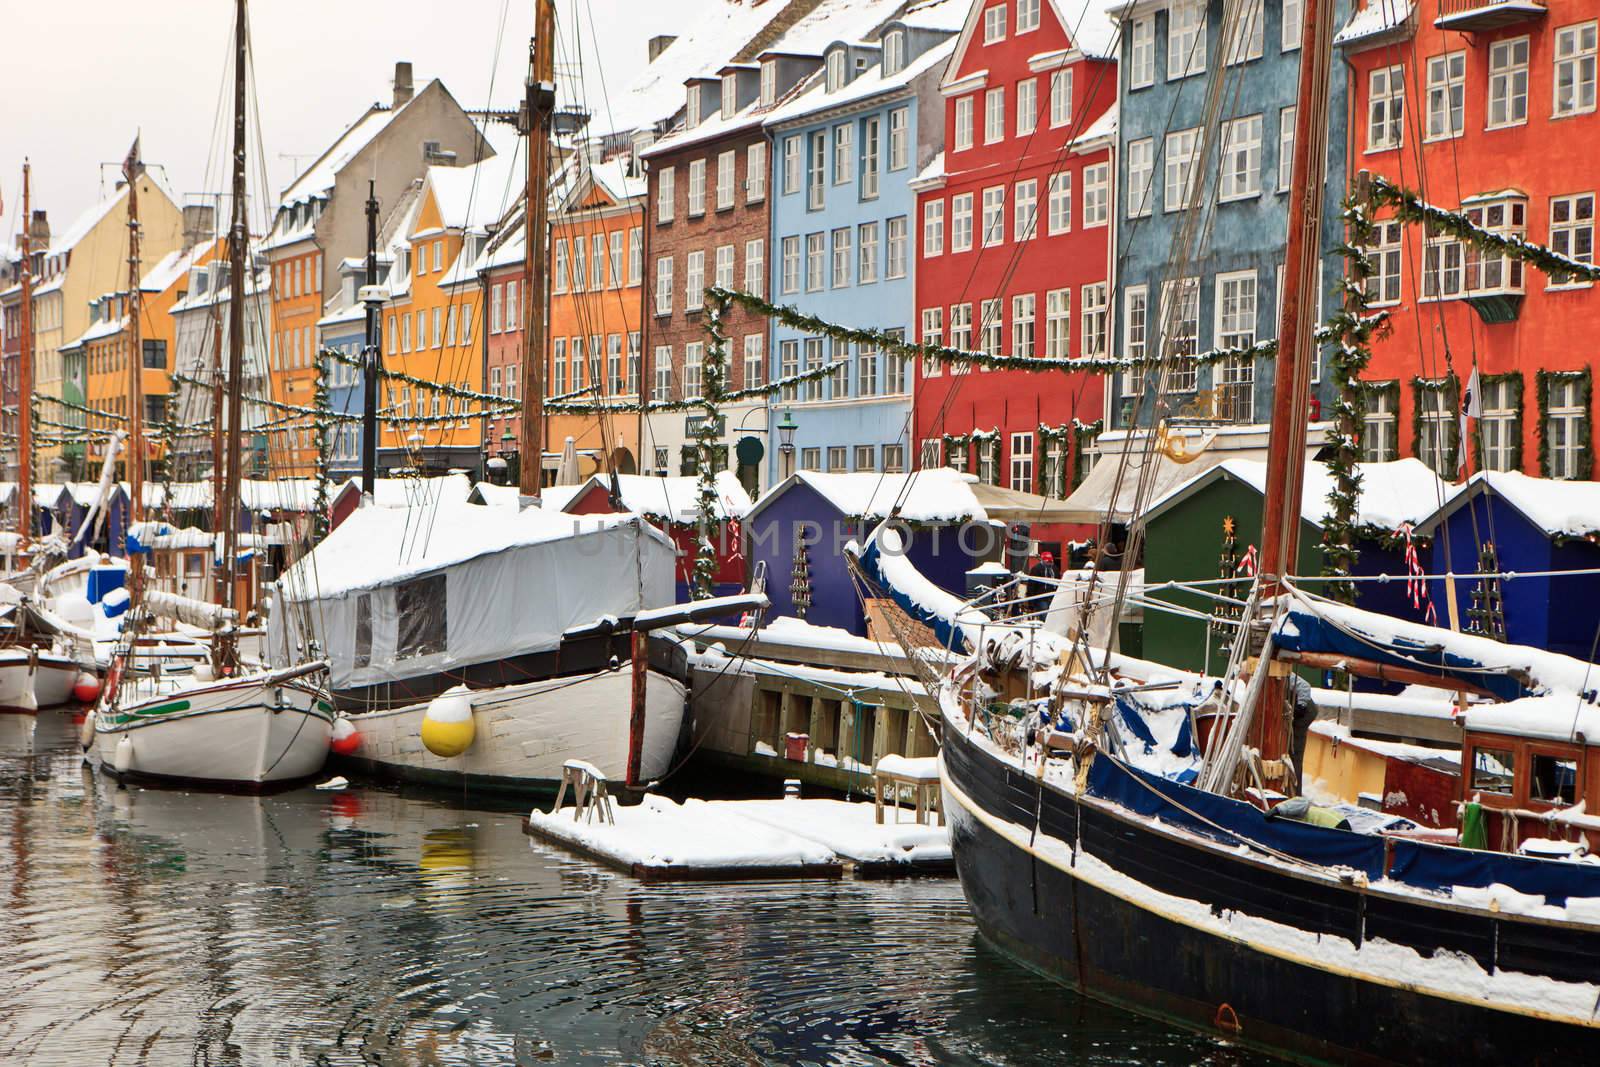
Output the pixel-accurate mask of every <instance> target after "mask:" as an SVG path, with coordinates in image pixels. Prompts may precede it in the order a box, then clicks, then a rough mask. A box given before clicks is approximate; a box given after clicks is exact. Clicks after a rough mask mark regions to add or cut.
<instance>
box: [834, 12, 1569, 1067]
mask: <svg viewBox="0 0 1600 1067" xmlns="http://www.w3.org/2000/svg"><path fill="white" fill-rule="evenodd" d="M1332 15H1333V5H1331V4H1329V3H1327V2H1326V0H1308V2H1307V3H1306V4H1305V10H1304V34H1305V37H1304V41H1303V45H1302V48H1301V56H1302V69H1301V79H1300V91H1299V95H1298V101H1299V105H1300V106H1299V109H1298V111H1297V115H1296V118H1297V129H1296V135H1295V160H1294V176H1295V180H1296V182H1297V183H1298V185H1297V188H1295V189H1294V190H1293V191H1292V192H1291V195H1290V204H1291V213H1290V224H1289V231H1288V250H1287V257H1286V265H1285V270H1284V279H1285V281H1284V297H1283V309H1282V321H1281V323H1280V330H1279V342H1280V343H1279V349H1278V356H1277V365H1276V372H1277V374H1276V381H1275V384H1274V388H1275V394H1274V403H1273V419H1272V437H1271V445H1272V447H1271V452H1270V458H1269V467H1268V480H1267V484H1268V487H1269V488H1268V492H1267V494H1266V496H1267V502H1268V506H1267V511H1266V515H1265V517H1264V526H1265V529H1264V531H1263V535H1262V546H1263V552H1262V562H1261V577H1260V578H1259V579H1258V580H1257V583H1256V587H1255V589H1254V591H1253V593H1252V595H1251V598H1250V602H1249V604H1248V606H1247V607H1246V609H1245V611H1244V613H1243V618H1242V620H1241V625H1240V626H1239V628H1238V637H1237V639H1236V644H1235V650H1234V667H1233V668H1230V674H1229V677H1227V678H1226V679H1224V680H1223V681H1222V682H1220V683H1217V682H1216V681H1215V680H1214V679H1208V680H1204V684H1201V685H1195V683H1196V682H1199V681H1201V680H1199V679H1196V678H1194V676H1190V677H1189V678H1187V679H1185V678H1183V677H1182V676H1181V672H1174V671H1160V670H1159V668H1152V667H1151V665H1148V664H1147V665H1144V666H1145V668H1151V669H1148V670H1146V671H1145V673H1146V675H1147V676H1148V675H1150V674H1158V673H1159V674H1164V675H1165V677H1166V680H1165V681H1159V682H1157V681H1153V680H1151V681H1150V683H1149V684H1143V685H1141V684H1139V682H1138V681H1135V680H1134V679H1135V678H1136V677H1137V674H1136V670H1128V671H1127V672H1126V674H1125V675H1124V676H1123V677H1121V678H1114V677H1113V676H1112V675H1111V672H1110V670H1109V669H1108V667H1109V665H1110V664H1111V663H1112V662H1114V661H1113V659H1112V657H1111V656H1110V654H1109V653H1105V652H1101V651H1099V650H1091V649H1089V648H1088V647H1087V646H1086V644H1085V642H1084V641H1083V640H1081V637H1079V636H1076V635H1065V636H1064V635H1062V634H1060V633H1058V632H1053V631H1049V630H1046V629H1045V628H1043V627H1042V626H1040V625H1038V624H1037V623H1033V624H1029V623H1018V622H1016V621H1014V620H1011V619H1007V618H1006V617H1005V616H1004V614H1003V612H999V611H996V612H994V613H992V614H991V613H988V612H986V611H985V610H984V609H983V605H982V604H981V603H980V602H968V601H962V600H961V599H960V598H958V597H954V596H952V595H949V594H945V593H942V592H941V591H939V590H937V589H936V588H934V587H933V586H932V583H930V582H928V581H927V580H926V579H925V578H923V577H922V576H921V575H919V574H918V573H916V571H915V568H914V567H913V566H912V565H911V564H910V562H909V561H908V560H907V559H905V557H904V553H903V552H900V551H898V549H899V548H900V544H899V535H898V533H897V532H896V531H894V530H892V529H883V530H879V531H877V532H875V533H874V534H873V536H872V537H870V538H868V539H867V541H866V543H865V545H864V546H863V548H862V550H861V551H860V553H859V555H858V557H857V566H858V568H859V573H860V574H861V575H862V576H863V578H864V579H865V580H866V581H867V582H869V583H871V584H872V585H875V586H877V587H878V588H881V589H882V590H883V591H885V592H886V593H888V594H889V595H890V596H892V597H893V598H894V600H895V601H896V603H897V604H899V606H900V607H901V608H902V609H903V610H904V611H905V612H906V614H907V615H909V616H910V617H911V618H912V619H915V620H918V621H920V622H923V623H925V624H927V625H928V626H929V627H931V628H932V629H933V631H934V632H935V633H936V634H938V635H939V636H940V638H941V641H942V643H945V644H947V645H949V646H951V647H955V648H957V649H959V650H960V651H962V652H964V653H966V656H965V658H964V660H963V661H962V663H961V664H960V666H958V667H957V668H956V669H955V670H953V671H951V672H950V673H948V674H947V675H946V676H944V677H943V678H941V679H939V680H937V682H936V683H935V688H936V689H937V691H938V693H939V701H940V709H939V710H940V714H939V726H940V728H941V732H942V749H941V754H940V767H941V784H942V789H943V802H944V810H945V813H946V816H947V819H948V821H949V824H950V828H951V844H952V849H953V853H954V858H955V862H956V868H957V873H958V875H959V877H960V879H961V883H962V889H963V891H964V893H965V896H966V899H967V901H968V904H969V906H970V907H971V909H972V912H973V915H974V917H975V918H976V920H977V923H978V926H979V928H980V930H981V931H982V933H983V935H984V936H985V938H986V939H987V940H989V941H990V942H991V943H993V944H995V945H997V946H999V947H1000V948H1001V949H1002V950H1003V951H1005V952H1006V953H1007V954H1009V955H1011V956H1013V957H1015V958H1017V959H1019V960H1021V961H1023V962H1024V963H1026V964H1027V965H1028V966H1030V967H1031V968H1032V969H1034V970H1036V971H1038V972H1041V973H1043V974H1046V975H1049V976H1050V977H1052V978H1055V979H1057V980H1059V981H1061V982H1062V983H1064V984H1066V985H1070V986H1073V987H1075V988H1078V989H1080V990H1082V991H1083V992H1085V993H1086V994H1088V995H1090V996H1094V997H1096V998H1099V999H1103V1000H1107V1001H1110V1002H1113V1003H1116V1004H1118V1005H1121V1006H1125V1007H1130V1008H1134V1009H1136V1010H1139V1011H1142V1012H1144V1013H1147V1014H1151V1015H1154V1016H1157V1017H1159V1018H1161V1019H1164V1020H1167V1021H1171V1022H1176V1023H1179V1024H1182V1025H1184V1026H1187V1027H1190V1028H1192V1029H1195V1030H1199V1031H1202V1032H1204V1033H1207V1034H1211V1035H1215V1036H1217V1037H1220V1038H1223V1039H1225V1040H1227V1041H1229V1042H1231V1043H1236V1044H1243V1045H1249V1046H1253V1047H1260V1048H1266V1049H1271V1050H1273V1051H1288V1052H1290V1053H1291V1054H1293V1055H1295V1056H1296V1057H1299V1058H1303V1059H1306V1060H1312V1061H1316V1062H1327V1063H1341V1064H1376V1063H1428V1064H1431V1063H1439V1062H1453V1063H1462V1064H1479V1063H1482V1064H1496V1063H1507V1062H1535V1063H1551V1064H1554V1063H1568V1062H1589V1061H1592V1060H1593V1059H1594V1057H1595V1054H1596V1050H1597V1049H1600V1012H1597V1011H1596V1004H1597V1003H1600V922H1597V921H1596V919H1597V917H1600V868H1597V867H1596V866H1595V865H1593V864H1591V863H1586V862H1576V861H1573V860H1568V859H1563V860H1555V859H1544V858H1536V857H1534V856H1517V855H1506V854H1503V853H1496V852H1494V851H1490V850H1487V849H1483V848H1465V847H1457V846H1456V845H1455V844H1454V843H1441V842H1439V841H1438V840H1437V839H1436V837H1434V836H1432V835H1428V834H1419V833H1416V832H1415V831H1416V829H1418V828H1416V827H1415V826H1414V825H1409V826H1408V825H1406V820H1396V819H1393V818H1392V817H1389V816H1387V815H1385V814H1384V813H1381V812H1364V811H1362V810H1361V809H1359V808H1355V807H1351V808H1348V809H1334V810H1333V811H1332V817H1331V818H1327V817H1325V815H1326V812H1325V811H1315V810H1313V808H1312V807H1311V806H1309V805H1305V804H1304V802H1303V801H1299V800H1296V801H1292V802H1288V803H1284V799H1285V798H1284V797H1283V795H1282V793H1280V792H1279V791H1278V790H1279V789H1280V788H1283V789H1287V788H1288V787H1289V783H1290V782H1292V779H1293V764H1292V760H1288V759H1285V755H1286V749H1287V747H1288V746H1287V744H1286V740H1287V738H1286V730H1285V723H1284V718H1285V716H1284V715H1283V714H1282V713H1281V711H1280V709H1281V708H1282V707H1283V705H1284V701H1283V695H1282V689H1283V687H1284V686H1285V685H1286V684H1287V670H1285V669H1284V667H1285V666H1286V664H1285V663H1284V662H1282V661H1283V660H1284V659H1287V658H1289V657H1285V656H1281V655H1280V653H1281V652H1283V651H1288V652H1290V653H1291V654H1292V655H1295V656H1300V655H1304V654H1306V653H1311V654H1317V655H1325V656H1326V655H1330V654H1331V656H1332V657H1333V658H1336V659H1337V661H1338V662H1339V663H1340V664H1341V665H1343V666H1346V667H1347V668H1349V669H1354V666H1355V664H1356V663H1357V662H1358V661H1359V660H1361V659H1363V658H1365V659H1372V660H1378V661H1381V662H1382V663H1385V664H1386V665H1388V666H1390V667H1391V669H1394V668H1396V667H1398V665H1402V664H1404V665H1409V666H1410V667H1411V668H1417V667H1419V666H1421V667H1426V668H1428V669H1429V670H1430V671H1431V676H1432V677H1433V679H1434V682H1435V684H1438V685H1442V686H1445V687H1450V688H1455V687H1457V686H1466V685H1472V686H1476V687H1478V688H1485V689H1490V690H1494V691H1495V696H1496V697H1497V698H1498V699H1500V700H1501V701H1504V702H1505V703H1503V704H1501V705H1500V706H1499V707H1498V708H1489V709H1486V710H1483V711H1474V710H1469V711H1468V713H1467V716H1466V719H1467V731H1466V737H1467V743H1468V745H1469V746H1470V747H1471V749H1472V751H1473V752H1474V753H1481V752H1482V751H1483V750H1485V749H1487V750H1488V751H1489V756H1488V758H1487V759H1486V760H1484V761H1483V763H1482V764H1480V763H1479V762H1478V761H1477V760H1476V758H1474V759H1473V762H1472V763H1471V764H1470V765H1471V766H1472V767H1473V769H1474V773H1475V774H1477V773H1482V774H1483V776H1484V779H1483V781H1484V784H1483V786H1482V788H1484V789H1486V790H1488V791H1491V792H1503V793H1504V794H1505V795H1506V799H1507V801H1508V802H1509V801H1511V800H1522V799H1525V798H1526V797H1527V795H1528V793H1529V791H1530V789H1532V788H1533V787H1534V785H1535V784H1538V785H1540V787H1541V788H1544V789H1546V790H1552V789H1553V790H1555V791H1557V792H1559V791H1561V790H1565V791H1566V793H1565V796H1566V797H1567V798H1572V799H1575V798H1579V797H1583V796H1584V795H1585V790H1586V789H1600V783H1596V782H1594V781H1593V779H1592V778H1591V777H1590V774H1589V772H1588V771H1587V769H1586V768H1587V767H1588V765H1589V764H1588V762H1587V760H1586V759H1585V757H1586V755H1587V753H1586V752H1585V751H1584V746H1565V747H1562V746H1554V747H1552V746H1549V745H1546V746H1545V748H1544V751H1545V752H1546V753H1547V756H1548V758H1549V760H1550V767H1551V773H1550V774H1549V776H1548V780H1547V781H1545V782H1543V783H1531V782H1529V781H1528V780H1527V776H1526V775H1522V774H1520V773H1519V775H1517V776H1515V777H1514V783H1515V785H1514V788H1513V787H1512V785H1511V781H1512V780H1513V775H1512V773H1511V769H1512V767H1513V766H1521V761H1522V760H1523V759H1524V758H1525V757H1526V755H1527V754H1528V753H1529V752H1531V751H1532V745H1531V742H1530V740H1529V738H1528V734H1529V733H1534V734H1537V730H1530V729H1529V726H1530V724H1542V723H1548V722H1551V721H1557V720H1559V727H1558V729H1559V730H1560V731H1566V730H1567V729H1568V728H1569V727H1570V728H1572V729H1580V728H1581V727H1584V726H1587V727H1590V728H1593V729H1595V730H1597V731H1600V703H1597V700H1600V698H1597V695H1596V693H1595V690H1594V688H1593V686H1592V685H1591V683H1590V682H1589V680H1588V673H1589V665H1587V664H1584V663H1582V662H1579V661H1577V660H1573V659H1570V658H1568V657H1564V656H1558V655H1555V654H1552V653H1549V652H1544V651H1542V650H1538V649H1528V648H1515V647H1513V646H1506V645H1501V644H1499V643H1497V642H1492V641H1489V640H1488V639H1485V638H1478V637H1472V636H1469V635H1460V634H1452V633H1449V632H1448V631H1441V630H1438V629H1435V628H1431V627H1424V626H1420V625H1412V624H1405V623H1400V622H1398V621H1396V620H1393V619H1385V618H1383V617H1382V616H1376V615H1373V614H1372V613H1369V612H1361V611H1359V610H1357V609H1354V608H1349V607H1346V606H1344V605H1336V604H1332V603H1330V602H1327V601H1323V600H1321V599H1320V598H1315V597H1311V596H1310V595H1308V594H1304V593H1302V592H1301V591H1299V590H1298V589H1296V588H1295V584H1294V581H1293V579H1292V578H1291V577H1290V576H1289V574H1288V570H1289V568H1290V567H1292V566H1293V561H1294V560H1295V559H1296V552H1295V534H1296V532H1297V531H1298V528H1299V522H1300V516H1299V508H1300V501H1301V497H1302V494H1301V488H1300V482H1301V478H1302V475H1303V470H1304V467H1303V463H1304V455H1305V452H1304V434H1305V423H1306V421H1307V420H1306V412H1307V402H1306V389H1307V385H1308V383H1309V379H1310V366H1311V356H1312V353H1313V345H1314V341H1313V336H1312V306H1313V305H1314V300H1313V299H1311V298H1310V296H1309V294H1310V293H1311V292H1312V291H1313V290H1312V284H1313V279H1314V277H1315V264H1316V255H1317V248H1316V239H1315V234H1316V232H1317V229H1316V226H1315V220H1316V219H1317V217H1318V215H1319V214H1320V193H1321V188H1320V186H1321V182H1320V177H1321V175H1322V173H1323V167H1322V165H1321V160H1320V159H1319V158H1318V149H1319V147H1320V143H1321V142H1322V139H1323V134H1324V132H1325V129H1326V120H1325V115H1326V107H1327V80H1328V63H1329V62H1330V57H1331V51H1332V49H1331V48H1330V46H1329V44H1328V42H1329V40H1330V37H1331V32H1332ZM1101 610H1105V609H1101ZM889 618H890V619H891V621H892V620H893V618H894V616H893V615H892V614H891V615H890V616H889ZM906 632H907V633H908V634H909V633H910V628H909V627H908V628H906ZM897 636H900V634H898V633H897ZM902 640H903V642H904V643H907V644H908V646H910V645H912V644H914V642H913V641H911V640H909V639H908V638H906V637H902ZM1240 667H1242V668H1244V669H1238V668H1240ZM1400 669H1404V668H1403V667H1402V668H1400ZM1246 677H1248V679H1249V680H1248V683H1247V684H1246V683H1245V682H1244V679H1245V678H1246ZM1469 679H1471V681H1469ZM1150 690H1160V692H1157V693H1152V692H1150ZM1210 708H1218V709H1221V710H1220V713H1219V715H1218V716H1217V718H1218V721H1219V723H1220V725H1219V726H1218V727H1217V728H1216V729H1215V730H1213V732H1212V733H1211V736H1210V737H1209V738H1207V737H1203V736H1202V735H1201V734H1200V732H1199V731H1198V730H1196V728H1195V726H1196V723H1197V722H1198V720H1199V719H1200V715H1199V714H1198V713H1199V712H1201V711H1204V710H1207V709H1210ZM1475 718H1476V721H1475ZM1545 728H1546V729H1548V727H1545ZM1563 768H1565V770H1566V775H1565V777H1563V773H1562V771H1563ZM1464 770H1465V767H1464ZM1463 784H1465V783H1463ZM1475 787H1476V786H1475ZM1591 795H1600V794H1591ZM1461 799H1462V800H1465V801H1468V802H1470V800H1471V796H1470V794H1463V795H1462V797H1461ZM1569 805H1570V800H1569ZM1553 807H1554V806H1553V805H1552V806H1550V807H1547V809H1546V811H1544V812H1543V813H1540V812H1528V813H1522V814H1523V815H1526V816H1529V817H1532V818H1533V819H1536V820H1538V822H1539V823H1540V824H1541V826H1542V827H1543V829H1544V830H1545V832H1546V833H1548V834H1549V835H1550V836H1551V837H1556V836H1558V835H1570V834H1572V833H1574V832H1577V834H1578V836H1577V838H1571V837H1568V838H1567V844H1568V845H1569V849H1568V851H1569V853H1570V854H1572V855H1576V854H1578V853H1580V852H1581V851H1582V850H1583V848H1584V847H1585V844H1586V842H1584V841H1583V838H1584V837H1586V836H1587V837H1590V838H1593V839H1594V840H1595V841H1596V842H1600V820H1594V819H1593V818H1592V817H1586V816H1585V815H1584V814H1583V812H1582V811H1581V810H1577V809H1576V805H1570V806H1569V807H1568V808H1566V809H1565V810H1562V811H1555V810H1553ZM1500 817H1501V818H1512V817H1516V816H1513V815H1505V814H1504V813H1502V815H1501V816H1500ZM1468 843H1471V842H1468ZM1479 843H1482V842H1481V839H1480V842H1479ZM1037 1001H1038V1002H1039V1003H1049V998H1048V997H1042V998H1037Z"/></svg>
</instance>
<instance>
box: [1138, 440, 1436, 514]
mask: <svg viewBox="0 0 1600 1067" xmlns="http://www.w3.org/2000/svg"><path fill="white" fill-rule="evenodd" d="M1356 467H1357V469H1358V470H1359V471H1360V472H1361V501H1360V504H1359V505H1358V509H1359V510H1358V514H1357V515H1356V520H1355V524H1356V525H1357V526H1375V527H1380V528H1382V529H1385V530H1395V529H1398V528H1399V527H1400V525H1401V524H1402V523H1407V522H1409V523H1411V524H1413V525H1415V524H1417V523H1420V522H1421V521H1422V520H1423V519H1425V518H1427V517H1428V516H1429V515H1431V514H1433V512H1434V511H1435V510H1437V508H1438V507H1439V502H1440V501H1441V500H1449V499H1450V497H1451V496H1452V495H1453V494H1454V493H1456V492H1458V491H1459V490H1458V489H1457V488H1456V487H1455V486H1453V485H1450V484H1449V483H1448V482H1445V481H1443V480H1442V479H1440V477H1439V476H1438V475H1437V474H1434V473H1433V471H1432V470H1430V469H1429V468H1428V466H1427V464H1425V463H1423V462H1422V461H1421V460H1418V459H1414V458H1411V457H1409V456H1408V457H1407V458H1405V459H1397V460H1394V461H1392V462H1390V463H1358V464H1357V465H1356ZM1224 477H1229V478H1233V479H1234V480H1236V481H1240V482H1243V483H1244V484H1246V485H1248V486H1250V487H1251V488H1252V489H1254V490H1255V491H1256V492H1258V493H1262V494H1263V495H1264V494H1265V493H1266V487H1267V465H1266V463H1265V462H1263V461H1261V460H1255V459H1226V460H1223V461H1222V462H1221V463H1219V464H1217V465H1216V466H1214V467H1210V468H1208V469H1207V470H1205V471H1202V472H1201V473H1199V474H1197V475H1195V476H1194V477H1193V478H1190V479H1189V480H1188V481H1185V482H1184V483H1183V484H1181V485H1179V486H1176V487H1175V488H1173V489H1172V490H1170V491H1169V492H1167V493H1165V494H1163V495H1162V496H1160V497H1158V498H1157V499H1156V500H1155V501H1154V502H1153V503H1151V505H1150V507H1149V508H1147V509H1146V510H1145V515H1144V517H1145V519H1146V521H1148V520H1150V519H1153V518H1154V517H1155V516H1157V515H1159V514H1161V513H1162V512H1164V511H1166V510H1167V509H1168V508H1170V507H1172V506H1173V505H1174V504H1177V503H1178V502H1179V501H1181V500H1184V499H1187V498H1188V497H1189V496H1191V495H1193V494H1194V493H1195V492H1197V491H1198V490H1200V489H1201V488H1202V487H1204V486H1207V485H1210V484H1211V483H1212V482H1215V481H1217V480H1218V479H1220V478H1224ZM1332 486H1333V478H1332V476H1331V475H1330V474H1329V472H1328V465H1327V464H1326V463H1321V462H1318V461H1316V460H1307V461H1306V472H1305V485H1304V487H1303V490H1302V492H1301V499H1300V513H1301V515H1302V516H1303V517H1304V518H1305V520H1306V521H1307V522H1309V523H1311V524H1312V525H1314V526H1321V525H1322V524H1323V523H1324V522H1325V521H1327V518H1328V490H1329V489H1330V488H1332Z"/></svg>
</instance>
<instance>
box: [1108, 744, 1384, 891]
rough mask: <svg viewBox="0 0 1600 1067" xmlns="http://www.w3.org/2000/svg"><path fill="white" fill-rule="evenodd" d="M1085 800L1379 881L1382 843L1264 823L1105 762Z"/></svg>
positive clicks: (1257, 814)
mask: <svg viewBox="0 0 1600 1067" xmlns="http://www.w3.org/2000/svg"><path fill="white" fill-rule="evenodd" d="M1088 789H1089V794H1090V795H1091V796H1097V797H1102V798H1104V799H1106V800H1109V801H1112V802H1113V803H1116V804H1120V805H1121V806H1123V807H1125V808H1127V809H1128V810H1130V811H1134V812H1137V813H1138V814H1140V815H1145V816H1148V817H1150V818H1153V819H1160V820H1161V821H1162V822H1164V823H1168V824H1170V825H1173V826H1181V827H1183V828H1184V829H1186V830H1192V831H1194V832H1195V833H1198V834H1202V835H1204V836H1206V837H1209V838H1212V839H1213V840H1216V841H1220V842H1222V843H1223V844H1229V845H1232V844H1237V843H1238V842H1239V841H1240V840H1245V841H1253V842H1255V843H1257V844H1260V845H1265V846H1266V847H1268V848H1271V849H1274V850H1276V851H1278V852H1282V853H1285V854H1287V855H1290V856H1293V857H1295V858H1296V859H1301V860H1305V861H1307V862H1309V863H1315V864H1319V865H1321V866H1325V867H1353V868H1355V869H1357V870H1360V871H1365V872H1366V874H1367V877H1368V878H1372V879H1377V878H1381V877H1383V840H1382V839H1381V838H1377V837H1372V836H1371V835H1368V834H1358V833H1354V832H1352V831H1350V830H1335V829H1331V828H1328V827H1324V826H1312V825H1310V824H1309V823H1300V822H1292V821H1290V820H1288V819H1269V818H1267V817H1266V815H1265V814H1264V813H1263V812H1262V811H1261V809H1259V808H1257V807H1255V806H1253V805H1251V804H1246V803H1245V802H1244V801H1242V800H1232V799H1230V798H1228V797H1220V796H1217V795H1216V794H1215V793H1207V792H1206V791H1204V790H1202V789H1194V788H1191V787H1190V786H1187V785H1183V784H1181V783H1179V782H1173V781H1169V780H1168V779H1165V778H1161V777H1159V776H1157V775H1154V774H1147V773H1146V772H1144V771H1140V770H1137V769H1136V768H1133V767H1129V766H1127V765H1126V764H1123V763H1119V762H1117V761H1116V760H1114V759H1109V758H1107V757H1105V756H1104V755H1101V756H1097V757H1096V758H1095V761H1094V764H1093V766H1091V767H1090V769H1089V786H1088Z"/></svg>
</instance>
